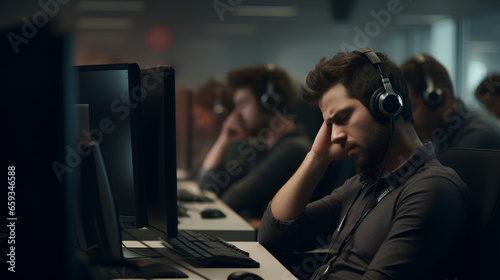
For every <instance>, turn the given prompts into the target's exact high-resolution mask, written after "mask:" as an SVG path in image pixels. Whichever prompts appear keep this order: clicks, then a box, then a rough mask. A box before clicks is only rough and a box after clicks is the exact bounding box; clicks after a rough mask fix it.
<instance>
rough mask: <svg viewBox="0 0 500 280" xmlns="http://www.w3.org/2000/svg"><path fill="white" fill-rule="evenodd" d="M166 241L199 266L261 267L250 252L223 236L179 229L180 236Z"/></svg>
mask: <svg viewBox="0 0 500 280" xmlns="http://www.w3.org/2000/svg"><path fill="white" fill-rule="evenodd" d="M166 243H167V244H168V245H170V246H169V247H172V248H173V249H174V250H175V251H177V252H179V253H180V254H182V255H184V256H185V257H186V258H187V259H188V261H190V262H191V263H193V264H195V265H197V266H201V267H218V268H223V267H228V268H232V267H243V268H248V267H250V268H256V267H260V264H259V263H258V262H256V261H255V260H253V259H252V258H250V254H249V253H247V252H245V251H243V250H240V249H238V248H237V247H236V246H234V245H232V244H229V243H227V242H226V241H224V240H223V239H221V238H212V237H210V236H208V235H205V234H197V233H193V232H190V231H186V230H179V233H178V236H177V237H176V238H170V239H168V240H167V241H166Z"/></svg>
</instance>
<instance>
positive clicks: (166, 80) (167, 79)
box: [141, 66, 177, 239]
mask: <svg viewBox="0 0 500 280" xmlns="http://www.w3.org/2000/svg"><path fill="white" fill-rule="evenodd" d="M141 83H142V87H143V89H144V92H145V96H146V97H145V98H144V100H143V102H142V120H143V128H144V155H145V171H146V193H147V196H146V198H147V199H146V204H147V212H148V225H147V227H148V228H149V229H150V230H152V231H153V232H155V233H156V234H158V235H159V236H160V237H162V238H164V239H167V238H172V237H175V236H177V176H176V169H177V164H176V123H175V71H174V69H173V68H172V67H170V66H160V67H154V68H148V69H142V70H141Z"/></svg>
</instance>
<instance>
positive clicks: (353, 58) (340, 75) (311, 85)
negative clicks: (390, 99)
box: [302, 51, 413, 122]
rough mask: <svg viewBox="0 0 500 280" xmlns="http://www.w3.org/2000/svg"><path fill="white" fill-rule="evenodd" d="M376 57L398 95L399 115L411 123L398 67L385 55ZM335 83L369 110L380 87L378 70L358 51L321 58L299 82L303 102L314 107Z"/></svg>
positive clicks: (409, 110) (406, 89)
mask: <svg viewBox="0 0 500 280" xmlns="http://www.w3.org/2000/svg"><path fill="white" fill-rule="evenodd" d="M376 54H377V56H378V57H379V59H380V61H381V64H380V67H381V68H382V71H383V72H384V73H385V74H386V75H387V77H388V78H389V80H390V81H391V84H392V87H393V89H394V90H396V91H398V92H399V93H400V95H401V98H402V100H403V111H402V113H401V116H402V117H403V119H405V120H406V121H410V122H413V116H412V111H411V103H410V100H409V97H408V88H407V86H406V82H405V80H404V77H403V75H402V73H401V71H400V69H399V67H398V66H397V64H396V63H394V62H393V61H392V60H391V59H389V58H388V57H387V56H386V55H385V54H383V53H381V52H376ZM338 83H341V84H342V85H343V86H344V87H345V88H346V91H347V94H348V95H349V96H351V97H353V98H356V99H358V100H359V101H360V102H361V103H362V104H363V105H364V106H365V107H366V108H368V109H369V110H370V98H371V95H372V93H374V92H375V91H376V90H377V89H378V88H380V87H382V86H383V84H382V79H381V76H380V71H379V70H378V69H377V67H376V66H375V65H373V64H372V63H371V62H370V60H369V59H368V58H367V57H366V56H365V55H364V54H362V53H360V52H357V51H350V52H339V53H337V54H336V55H335V56H334V57H333V58H331V59H327V58H325V57H323V58H322V59H321V60H320V61H319V62H318V63H317V64H316V66H315V68H314V70H312V71H311V72H309V74H307V76H306V77H305V79H304V82H303V83H302V96H303V98H304V100H305V101H307V102H309V103H314V104H317V102H318V101H319V99H320V98H321V97H322V96H323V94H324V93H325V92H326V91H328V90H329V89H330V88H331V87H332V86H334V85H336V84H338ZM370 111H371V110H370Z"/></svg>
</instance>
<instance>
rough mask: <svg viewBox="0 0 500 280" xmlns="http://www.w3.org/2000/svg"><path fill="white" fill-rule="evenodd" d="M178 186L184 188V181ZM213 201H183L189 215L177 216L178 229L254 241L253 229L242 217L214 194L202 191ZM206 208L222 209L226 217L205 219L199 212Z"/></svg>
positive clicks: (230, 239)
mask: <svg viewBox="0 0 500 280" xmlns="http://www.w3.org/2000/svg"><path fill="white" fill-rule="evenodd" d="M183 183H184V184H179V185H178V187H179V188H180V187H184V188H186V187H187V185H186V182H183ZM192 191H195V192H196V191H199V190H192ZM204 194H205V195H206V196H208V197H209V198H211V199H213V201H214V202H183V203H182V205H183V206H184V207H185V208H186V209H187V213H188V215H189V217H179V218H178V220H179V229H183V230H190V231H194V232H197V233H204V234H208V235H210V236H213V237H221V238H223V239H225V240H227V241H255V240H256V232H255V229H254V228H253V227H252V226H250V224H248V223H247V221H245V220H244V219H243V218H241V217H240V216H239V215H238V214H237V213H236V212H234V211H233V209H231V208H230V207H229V206H227V205H226V204H225V203H224V202H223V201H222V200H221V199H220V198H218V197H217V195H216V194H214V193H212V192H204ZM207 208H215V209H218V210H220V211H222V212H223V213H224V214H225V215H226V217H224V218H215V219H206V218H202V217H201V214H200V212H201V211H202V210H204V209H207Z"/></svg>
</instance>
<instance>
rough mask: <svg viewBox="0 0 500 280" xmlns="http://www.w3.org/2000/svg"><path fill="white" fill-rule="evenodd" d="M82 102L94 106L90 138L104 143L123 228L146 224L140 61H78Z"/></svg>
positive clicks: (102, 148)
mask: <svg viewBox="0 0 500 280" xmlns="http://www.w3.org/2000/svg"><path fill="white" fill-rule="evenodd" d="M77 69H78V73H79V75H78V78H79V91H80V98H79V103H80V104H88V105H89V118H90V131H88V132H84V135H85V136H87V137H88V138H89V139H90V140H92V141H95V142H97V143H99V144H100V148H101V150H102V154H103V158H104V161H105V162H106V165H107V171H108V172H107V173H108V177H109V183H110V185H111V188H112V190H113V193H114V195H115V199H116V204H117V206H118V214H119V217H120V224H121V226H122V227H123V228H139V227H143V226H145V225H146V222H147V215H146V207H145V205H144V204H143V202H144V195H145V188H144V186H145V185H144V184H145V177H144V153H143V132H142V118H141V117H142V116H141V101H142V99H143V96H142V88H141V83H140V73H139V72H140V70H139V66H138V65H137V64H135V63H130V64H129V63H123V64H103V65H86V66H77Z"/></svg>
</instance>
